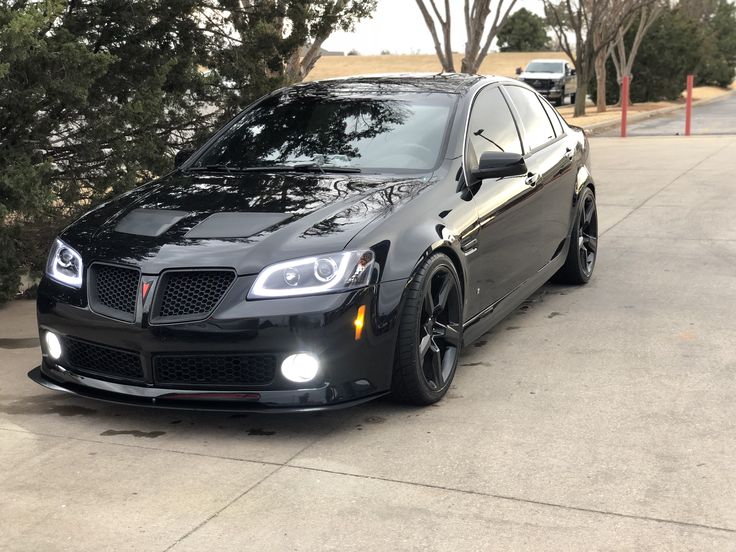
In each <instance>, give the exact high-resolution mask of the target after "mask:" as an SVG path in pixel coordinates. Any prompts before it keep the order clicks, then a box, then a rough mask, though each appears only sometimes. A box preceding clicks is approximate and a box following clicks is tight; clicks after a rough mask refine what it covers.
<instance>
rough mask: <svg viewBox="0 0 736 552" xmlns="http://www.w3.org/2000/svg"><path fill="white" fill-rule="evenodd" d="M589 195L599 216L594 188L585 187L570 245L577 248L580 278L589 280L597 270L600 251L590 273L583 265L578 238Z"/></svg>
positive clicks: (579, 201) (581, 195)
mask: <svg viewBox="0 0 736 552" xmlns="http://www.w3.org/2000/svg"><path fill="white" fill-rule="evenodd" d="M588 197H590V198H592V199H593V207H594V208H595V214H596V216H598V205H597V204H596V202H595V194H594V193H593V190H591V189H590V188H585V189H584V190H583V191H582V192H581V193H580V199H579V200H578V208H577V216H576V217H575V226H573V229H572V238H573V241H572V243H571V244H570V247H574V248H575V259H576V262H577V269H578V273H579V274H580V279H581V280H583V281H585V282H587V281H589V280H590V278H591V277H592V276H593V272H595V265H596V263H597V262H598V253H596V255H595V257H594V258H593V266H592V267H591V269H590V273H589V274H588V273H587V272H586V270H585V268H584V267H583V261H582V259H581V258H580V253H579V252H578V240H579V239H580V233H581V231H580V219H581V217H583V215H584V213H585V202H586V201H587V199H588ZM597 234H598V232H596V238H597V237H598V235H597Z"/></svg>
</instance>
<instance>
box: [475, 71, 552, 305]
mask: <svg viewBox="0 0 736 552" xmlns="http://www.w3.org/2000/svg"><path fill="white" fill-rule="evenodd" d="M486 151H504V152H509V153H518V154H521V153H523V148H522V143H521V138H520V135H519V130H518V127H517V125H516V122H515V121H514V118H513V116H512V114H511V110H510V108H509V104H508V100H507V99H506V97H505V96H504V95H503V93H502V92H501V88H500V87H499V86H498V85H489V86H487V87H486V88H483V89H482V90H481V91H480V92H478V94H477V95H476V97H475V100H474V102H473V105H472V107H471V112H470V116H469V119H468V128H467V133H466V144H465V161H464V162H465V174H466V178H467V182H468V186H469V189H470V191H471V192H472V194H473V200H472V201H473V204H474V205H475V207H476V210H477V213H478V223H479V232H478V236H477V240H478V243H477V249H476V251H475V252H474V253H472V254H471V255H470V256H469V257H468V264H469V268H470V274H469V276H470V281H471V282H472V284H473V288H474V289H473V296H475V297H477V299H478V301H476V302H475V303H474V304H473V308H471V309H470V310H471V312H470V314H471V315H474V314H477V313H478V312H480V311H482V310H483V309H484V308H486V307H488V306H490V305H492V304H493V303H495V302H496V301H498V300H499V299H501V298H503V297H504V296H505V295H506V294H507V293H509V292H510V291H512V290H513V289H514V288H515V287H517V286H518V285H519V284H520V283H521V282H523V281H524V280H525V279H526V278H527V277H528V276H529V274H531V273H533V271H534V270H535V269H536V260H535V259H534V257H533V253H534V251H535V250H536V243H535V240H536V236H537V234H538V233H539V223H538V222H537V220H536V218H537V216H538V215H537V214H535V211H537V210H538V208H537V207H536V206H535V205H536V202H535V201H534V199H533V197H532V196H533V194H532V192H533V188H532V187H530V186H529V185H528V184H527V183H526V176H524V175H522V176H515V177H505V178H489V179H486V180H483V181H479V182H478V181H473V179H472V176H471V174H472V171H473V170H474V169H476V168H477V167H478V160H479V159H480V156H481V155H482V154H483V153H484V152H486Z"/></svg>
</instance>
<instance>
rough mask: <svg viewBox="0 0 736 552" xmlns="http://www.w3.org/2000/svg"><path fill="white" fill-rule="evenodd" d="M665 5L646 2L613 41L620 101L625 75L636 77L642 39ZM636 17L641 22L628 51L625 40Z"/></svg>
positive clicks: (660, 2) (658, 2)
mask: <svg viewBox="0 0 736 552" xmlns="http://www.w3.org/2000/svg"><path fill="white" fill-rule="evenodd" d="M665 7H666V3H665V2H662V1H660V0H655V1H651V2H647V3H645V4H644V5H642V6H641V7H640V9H639V10H637V12H636V14H635V16H634V17H632V18H631V20H630V22H629V24H628V25H626V26H625V27H622V28H621V29H619V32H618V35H617V36H616V39H615V40H614V41H613V44H612V47H611V59H612V60H613V65H614V66H615V67H616V82H617V83H618V86H619V101H623V94H622V93H621V88H622V86H623V82H624V77H629V79H633V78H634V75H633V74H632V72H631V70H632V68H633V66H634V61H635V60H636V54H637V53H638V52H639V47H640V46H641V43H642V40H644V36H645V35H646V34H647V32H648V31H649V29H650V28H651V26H652V24H653V23H654V22H655V21H656V20H657V19H658V18H659V16H660V15H661V14H662V11H663V10H664V8H665ZM636 17H638V19H639V23H638V26H637V28H636V34H635V35H634V41H633V42H632V43H631V47H630V48H629V49H628V51H627V49H626V41H625V37H626V33H627V32H628V29H629V28H630V27H631V25H632V24H633V22H634V20H635V19H636Z"/></svg>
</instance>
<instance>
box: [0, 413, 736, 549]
mask: <svg viewBox="0 0 736 552" xmlns="http://www.w3.org/2000/svg"><path fill="white" fill-rule="evenodd" d="M0 430H2V431H13V432H16V433H26V434H28V435H36V436H40V437H50V438H54V439H65V440H74V441H81V442H86V443H96V444H107V445H112V446H120V447H128V448H137V449H144V450H155V451H159V452H169V453H174V454H183V455H191V456H198V457H204V458H213V459H218V460H232V461H235V462H245V463H249V464H259V465H262V466H274V467H275V468H276V469H274V470H272V471H271V472H269V473H268V474H267V475H265V476H264V477H263V478H261V479H260V480H259V481H257V482H256V483H254V484H253V485H251V486H250V487H248V488H247V489H245V490H244V491H243V492H242V493H240V494H239V495H238V496H236V497H235V498H233V499H232V500H231V501H229V502H228V503H227V504H226V505H225V506H223V507H221V508H220V509H218V510H217V511H216V512H215V513H213V514H212V515H210V516H209V517H208V518H207V519H205V520H204V521H202V522H201V523H200V524H198V525H197V526H196V527H194V528H192V529H191V530H190V531H188V532H187V533H186V534H184V535H182V536H181V537H180V538H179V539H177V540H176V541H175V542H174V543H172V544H171V545H170V546H169V547H168V548H166V549H164V551H163V552H167V551H169V550H171V549H172V548H173V547H174V546H176V545H177V544H179V543H180V542H182V541H184V540H185V539H186V538H187V537H189V536H190V535H192V534H193V533H195V532H196V531H197V530H199V529H201V528H202V527H203V526H204V525H206V524H207V523H208V522H209V521H211V520H212V519H214V518H215V517H217V516H218V515H219V514H221V513H222V512H223V511H225V510H226V509H227V508H229V507H230V506H232V505H233V504H235V503H236V502H237V501H238V500H239V499H240V498H242V497H243V496H245V495H246V494H248V493H249V492H250V491H251V490H253V489H255V488H256V487H258V486H259V485H260V484H261V483H263V482H264V481H266V480H267V479H269V478H270V477H271V476H273V475H275V474H276V473H277V472H279V471H281V470H282V469H283V468H292V469H296V470H304V471H311V472H318V473H328V474H332V475H341V476H345V477H356V478H360V479H368V480H375V481H383V482H386V483H397V484H403V485H411V486H415V487H421V488H427V489H435V490H440V491H447V492H455V493H461V494H469V495H475V496H482V497H486V498H493V499H497V500H505V501H510V502H516V503H520V504H529V505H536V506H545V507H548V508H558V509H562V510H569V511H575V512H583V513H588V514H596V515H603V516H611V517H618V518H624V519H632V520H639V521H649V522H655V523H663V524H671V525H677V526H682V527H692V528H699V529H706V530H710V531H719V532H725V533H736V529H731V528H728V527H719V526H716V525H707V524H703V523H695V522H689V521H679V520H673V519H666V518H658V517H653V516H643V515H637V514H626V513H622V512H614V511H611V510H598V509H595V508H583V507H581V506H570V505H567V504H558V503H554V502H545V501H540V500H534V499H529V498H520V497H514V496H508V495H499V494H494V493H486V492H483V491H473V490H470V489H458V488H455V487H446V486H442V485H433V484H430V483H418V482H413V481H402V480H400V479H391V478H387V477H379V476H374V475H364V474H356V473H350V472H341V471H334V470H327V469H323V468H314V467H310V466H296V465H293V464H290V462H291V461H293V460H294V459H295V458H296V457H297V456H299V455H300V454H302V453H303V452H304V451H306V450H307V449H309V448H310V447H311V446H313V445H314V444H316V443H317V442H319V441H320V440H322V439H324V438H325V437H327V436H328V435H329V434H330V433H333V432H334V431H335V430H334V429H333V430H332V431H330V432H329V433H328V434H326V435H323V436H322V437H320V438H318V439H315V441H314V442H312V443H309V444H307V445H306V446H304V447H303V448H302V449H300V450H299V451H297V452H296V453H295V454H293V455H292V456H291V457H290V458H289V459H288V460H286V462H283V463H281V462H271V461H264V460H251V459H248V458H234V457H229V456H218V455H213V454H203V453H200V452H190V451H181V450H172V449H164V448H156V447H146V446H142V445H131V444H127V443H114V442H107V441H99V440H96V439H83V438H80V437H67V436H61V435H53V434H46V433H35V432H31V431H25V430H19V429H9V428H0Z"/></svg>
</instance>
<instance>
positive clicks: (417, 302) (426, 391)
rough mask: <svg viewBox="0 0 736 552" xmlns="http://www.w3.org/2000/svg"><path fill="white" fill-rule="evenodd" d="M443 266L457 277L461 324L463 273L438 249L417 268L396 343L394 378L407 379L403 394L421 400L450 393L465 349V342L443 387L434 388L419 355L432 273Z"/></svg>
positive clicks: (431, 400) (404, 383)
mask: <svg viewBox="0 0 736 552" xmlns="http://www.w3.org/2000/svg"><path fill="white" fill-rule="evenodd" d="M440 267H444V268H446V269H447V270H448V271H449V272H450V274H451V275H452V277H453V278H454V279H455V285H456V286H457V289H458V292H459V303H460V315H461V320H460V324H461V327H462V312H463V295H462V286H461V283H460V277H459V275H458V273H457V270H456V268H455V265H454V264H453V263H452V261H451V260H450V258H449V257H448V256H447V255H445V254H444V253H436V254H434V255H432V256H431V257H429V258H428V259H427V260H426V261H425V262H424V264H423V265H421V267H420V268H419V269H418V270H417V271H416V273H415V277H414V279H413V281H412V283H411V284H410V289H409V292H408V293H407V299H406V301H405V304H404V311H403V312H404V314H402V318H401V323H400V326H399V339H398V347H397V349H398V350H397V363H398V366H397V368H398V373H395V374H394V378H396V377H399V378H402V379H403V380H404V381H402V382H401V383H402V385H401V387H402V388H403V389H402V393H401V394H402V395H410V396H412V398H411V399H410V401H411V402H414V403H418V404H431V403H434V402H437V401H438V400H440V399H441V398H442V397H443V396H444V395H445V394H446V393H447V390H448V389H449V388H450V386H451V385H452V381H453V379H454V377H455V372H456V371H457V366H458V364H459V359H460V354H461V350H462V346H459V347H458V351H457V357H456V358H455V365H454V366H453V368H452V371H451V372H450V375H449V376H448V378H447V381H446V382H445V384H444V385H443V386H442V388H440V389H437V390H436V389H433V388H431V387H430V386H429V384H428V383H427V381H426V379H425V377H424V371H423V367H422V362H421V361H422V359H420V358H419V339H420V335H421V313H422V303H423V301H424V295H425V293H426V292H427V288H428V286H429V285H430V284H431V280H432V277H433V276H434V274H435V272H436V270H437V269H438V268H440ZM413 310H415V312H416V314H413V315H411V316H410V317H409V316H407V315H406V314H407V312H411V311H413ZM461 332H462V330H461ZM409 335H411V341H409V339H407V338H408V337H409ZM461 341H462V340H461ZM407 347H411V349H410V350H407ZM397 383H398V382H397Z"/></svg>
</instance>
